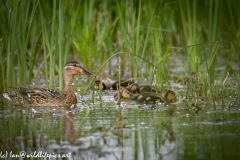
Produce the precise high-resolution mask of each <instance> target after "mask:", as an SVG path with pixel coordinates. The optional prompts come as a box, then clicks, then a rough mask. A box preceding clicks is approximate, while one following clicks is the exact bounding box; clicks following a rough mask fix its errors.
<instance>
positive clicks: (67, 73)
mask: <svg viewBox="0 0 240 160" xmlns="http://www.w3.org/2000/svg"><path fill="white" fill-rule="evenodd" d="M74 75H85V76H94V75H93V74H92V73H89V72H88V71H86V70H85V69H84V68H83V67H82V66H81V65H80V64H79V63H78V62H75V61H72V62H68V63H66V64H65V66H64V84H65V88H64V92H63V93H61V92H58V91H55V90H53V89H46V88H28V87H26V86H23V85H21V84H20V85H19V86H18V91H17V92H11V93H8V92H5V93H3V96H4V97H5V98H6V99H8V100H9V101H11V103H12V104H13V105H21V104H22V105H26V106H39V107H40V106H61V105H74V104H76V103H77V97H76V95H75V93H74V91H73V88H72V78H73V76H74Z"/></svg>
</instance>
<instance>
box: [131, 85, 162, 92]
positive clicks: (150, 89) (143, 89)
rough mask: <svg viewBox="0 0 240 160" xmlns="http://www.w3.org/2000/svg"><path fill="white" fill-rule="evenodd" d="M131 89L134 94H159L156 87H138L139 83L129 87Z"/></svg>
mask: <svg viewBox="0 0 240 160" xmlns="http://www.w3.org/2000/svg"><path fill="white" fill-rule="evenodd" d="M128 87H129V88H131V90H132V93H134V94H135V93H137V94H138V93H143V92H153V93H158V92H159V91H158V89H157V88H156V87H154V86H151V85H138V84H137V83H132V84H130V85H129V86H128Z"/></svg>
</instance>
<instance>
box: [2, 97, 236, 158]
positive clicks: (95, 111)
mask: <svg viewBox="0 0 240 160" xmlns="http://www.w3.org/2000/svg"><path fill="white" fill-rule="evenodd" d="M103 95H104V96H103V101H104V102H103V103H99V101H97V99H98V98H97V97H96V101H95V103H94V104H91V103H88V102H87V101H84V99H88V96H83V97H82V99H83V101H81V102H79V103H78V105H77V107H75V108H30V107H14V106H11V105H9V104H8V103H6V102H5V101H1V102H2V103H1V110H0V121H1V126H0V128H1V144H0V145H1V153H0V155H1V158H3V159H4V158H5V159H11V158H10V152H11V153H12V155H11V156H13V153H14V154H15V156H18V154H19V153H20V152H21V151H25V152H26V154H29V155H28V156H30V154H32V156H34V151H35V153H39V152H41V151H42V152H43V153H48V154H52V155H53V156H54V155H55V156H56V155H58V154H59V155H61V156H63V157H64V156H66V157H67V156H69V157H68V158H63V159H128V160H131V159H147V160H148V159H153V160H154V159H169V160H170V159H204V160H205V159H240V145H239V144H240V110H239V108H238V107H237V106H235V107H234V106H233V107H232V108H231V109H230V110H229V111H213V110H211V109H209V108H211V107H209V108H208V106H207V105H206V106H205V108H206V109H202V110H201V111H198V112H197V111H195V110H192V109H191V108H190V109H189V108H188V109H187V108H185V107H183V105H182V102H181V101H180V100H179V101H180V102H177V103H176V104H172V105H171V106H165V105H164V104H159V105H157V106H146V105H142V106H139V105H136V104H134V103H133V102H129V101H124V102H122V104H121V105H120V106H118V105H115V103H114V102H112V101H113V98H112V96H110V95H111V94H109V93H103ZM6 153H8V156H7V157H4V155H5V156H6ZM43 153H42V154H43ZM39 155H40V154H39ZM39 155H38V156H39ZM25 156H26V155H25ZM35 156H36V157H38V156H37V155H35ZM40 157H41V156H40ZM40 157H38V159H41V158H40ZM42 158H43V157H42ZM16 159H21V158H16ZM29 159H30V158H29ZM51 159H54V158H51Z"/></svg>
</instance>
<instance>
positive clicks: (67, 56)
mask: <svg viewBox="0 0 240 160" xmlns="http://www.w3.org/2000/svg"><path fill="white" fill-rule="evenodd" d="M0 3H1V6H3V7H1V10H0V20H1V22H2V23H1V24H0V29H1V31H0V51H1V55H0V62H1V63H0V66H1V68H0V90H1V91H2V90H8V87H9V86H16V85H17V83H27V84H29V83H30V82H31V80H32V78H33V77H35V76H41V77H43V78H45V79H47V80H48V81H47V85H48V86H49V87H51V88H52V87H56V86H58V84H57V83H58V82H59V87H60V89H62V88H63V83H62V81H63V79H62V69H63V67H64V66H63V65H64V63H65V62H66V61H69V60H77V61H80V62H81V63H82V64H83V65H84V66H85V67H86V68H88V69H90V71H93V72H94V70H97V68H99V67H101V66H102V64H105V65H104V66H103V68H104V69H103V70H106V69H107V68H108V69H109V73H110V76H112V75H114V74H115V75H117V73H118V70H117V66H118V64H112V61H107V59H108V58H109V57H111V56H112V55H115V53H118V52H123V54H120V56H121V64H120V65H121V74H122V75H123V74H124V72H125V70H126V67H128V68H129V69H130V75H128V76H129V78H135V79H138V78H143V79H146V78H148V77H151V79H154V78H152V77H155V83H156V84H157V85H158V87H160V88H162V84H163V83H165V82H169V80H171V79H170V78H169V77H170V76H169V75H170V74H171V72H170V68H169V64H170V63H171V61H170V60H171V57H170V55H173V54H177V56H179V57H181V54H183V55H184V54H186V55H187V59H186V60H184V61H183V63H186V64H187V65H186V68H185V69H184V70H185V72H188V71H190V72H192V71H194V72H199V71H200V70H206V71H207V72H208V74H207V75H206V76H209V77H206V79H205V80H207V81H203V80H201V81H203V82H204V83H209V82H210V83H212V82H213V80H214V78H215V75H214V73H215V69H216V64H217V59H221V58H222V57H223V58H225V57H229V55H234V54H232V53H231V54H230V53H228V50H229V43H231V44H232V45H231V48H232V49H231V52H236V53H238V52H239V45H238V36H237V35H238V34H237V33H238V28H239V27H238V25H237V24H239V19H238V18H237V13H236V12H235V10H237V9H238V7H239V6H240V3H239V2H237V1H227V2H224V1H217V2H216V1H208V2H206V3H204V2H202V1H197V0H194V1H190V0H187V1H174V2H173V1H168V0H167V1H164V2H163V1H161V2H155V1H147V2H146V1H127V2H125V1H115V0H114V1H104V2H101V3H100V2H96V1H94V0H90V1H69V2H68V1H63V0H60V1H57V0H54V1H38V0H33V1H25V0H23V1H19V2H16V1H13V0H10V1H1V2H0ZM206 17H208V18H207V19H206ZM220 17H221V18H220ZM223 41H224V43H222V42H223ZM225 42H226V43H225ZM174 47H177V48H184V49H182V50H181V52H173V49H174ZM236 56H237V60H238V61H239V59H240V57H239V55H238V54H236ZM106 61H107V63H105V62H106ZM231 61H233V58H232V57H231V56H230V57H229V61H228V65H230V62H231ZM220 65H226V64H220ZM113 66H114V67H115V68H114V67H113ZM226 68H227V67H226ZM103 70H101V71H102V73H103ZM16 75H17V76H16ZM122 75H121V76H122ZM56 76H58V79H57V77H56ZM15 77H17V78H15ZM101 77H102V78H103V74H101ZM204 85H205V84H204ZM206 85H207V84H206ZM206 88H207V87H206Z"/></svg>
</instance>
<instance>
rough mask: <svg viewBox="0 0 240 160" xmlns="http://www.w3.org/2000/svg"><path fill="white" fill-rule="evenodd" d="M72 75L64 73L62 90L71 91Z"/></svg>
mask: <svg viewBox="0 0 240 160" xmlns="http://www.w3.org/2000/svg"><path fill="white" fill-rule="evenodd" d="M72 78H73V76H72V75H69V74H67V73H64V92H65V93H66V92H68V91H72V90H73V89H72Z"/></svg>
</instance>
